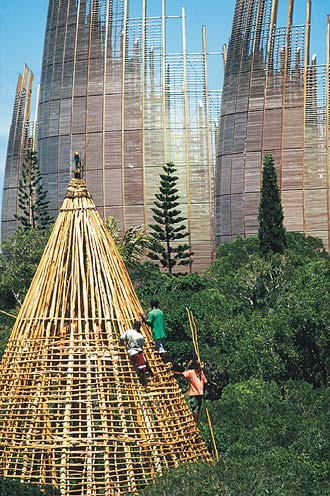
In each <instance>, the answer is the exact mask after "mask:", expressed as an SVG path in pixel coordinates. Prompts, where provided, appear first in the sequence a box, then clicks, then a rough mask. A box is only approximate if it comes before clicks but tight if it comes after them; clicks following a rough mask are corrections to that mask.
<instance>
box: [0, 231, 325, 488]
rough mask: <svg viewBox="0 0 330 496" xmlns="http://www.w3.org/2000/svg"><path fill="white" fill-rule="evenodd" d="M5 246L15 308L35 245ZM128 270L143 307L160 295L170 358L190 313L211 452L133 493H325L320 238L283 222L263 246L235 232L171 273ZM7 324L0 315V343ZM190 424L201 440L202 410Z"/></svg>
mask: <svg viewBox="0 0 330 496" xmlns="http://www.w3.org/2000/svg"><path fill="white" fill-rule="evenodd" d="M22 242H23V241H22V240H20V241H18V243H22ZM43 243H44V239H42V240H41V241H40V246H41V245H42V244H43ZM7 250H9V247H7ZM15 250H16V251H15V253H14V254H16V255H15V256H17V257H18V259H19V263H18V262H17V270H22V271H23V272H22V274H21V275H19V277H16V273H15V263H9V260H10V257H11V255H10V253H9V255H8V252H7V251H6V250H4V251H3V253H2V254H1V256H0V267H1V269H2V271H1V276H0V295H1V305H2V309H5V310H6V311H9V312H14V313H15V312H16V310H17V307H16V308H15V305H19V303H18V302H19V301H22V298H23V297H24V292H25V291H26V288H27V287H28V283H29V280H30V278H31V277H32V275H33V272H34V270H35V267H36V265H37V258H38V256H39V254H38V256H37V257H36V256H35V250H33V247H32V245H31V244H30V245H28V246H27V247H26V249H25V251H23V255H22V251H21V249H20V247H19V246H17V245H16V248H15ZM38 253H39V252H38ZM24 256H26V257H27V258H26V260H24ZM6 257H7V258H6ZM29 257H30V258H29ZM24 267H27V268H28V270H27V271H24V270H23V268H24ZM131 276H132V279H133V282H134V285H135V287H136V289H137V292H138V295H139V297H140V299H141V302H142V304H143V306H144V308H145V310H146V311H147V310H148V309H149V302H150V299H151V298H154V297H156V298H157V299H159V301H160V304H161V308H162V309H163V310H164V313H165V316H166V323H167V332H168V344H169V349H170V352H171V355H172V359H173V362H174V364H175V366H176V367H182V366H184V362H186V361H187V360H188V359H189V358H190V357H191V356H192V355H193V345H192V339H191V335H190V331H189V326H188V321H187V312H186V307H188V308H189V309H190V310H191V311H192V312H193V314H194V315H195V319H196V322H197V325H198V333H199V346H200V351H201V355H202V359H203V361H204V363H205V373H206V375H207V378H208V380H209V385H208V389H207V393H206V403H207V406H208V409H209V412H210V415H211V418H212V422H213V426H214V431H215V438H216V443H217V447H218V450H219V454H220V460H219V463H218V464H215V465H212V466H205V465H200V464H195V465H189V466H187V467H186V466H184V467H180V468H179V469H177V470H172V471H169V472H167V473H166V474H164V476H163V477H161V478H159V479H157V480H156V482H155V484H151V485H149V486H148V487H147V488H146V489H145V490H144V492H143V493H142V494H143V495H145V496H150V495H162V496H167V495H168V496H176V495H180V496H186V495H187V496H188V494H189V495H191V496H193V495H196V496H197V495H198V496H203V495H205V496H211V495H214V496H216V495H217V496H227V495H228V496H241V495H242V496H251V495H260V496H261V495H267V494H270V495H272V496H291V495H292V496H295V495H297V496H307V495H308V496H321V495H322V496H326V495H330V482H329V480H328V479H329V477H328V475H329V473H330V437H329V432H330V389H329V380H330V305H329V295H330V257H329V255H328V254H327V253H326V252H325V250H324V249H323V246H322V243H321V242H320V241H319V240H317V239H314V238H305V237H304V236H303V235H301V234H287V247H286V249H285V252H284V253H283V254H279V253H277V254H269V255H268V256H266V257H261V256H260V254H259V243H258V240H257V239H255V238H250V239H248V240H242V239H237V240H236V241H235V242H233V243H230V244H228V245H224V246H222V247H221V248H220V250H219V253H218V257H217V260H216V261H215V262H214V263H213V264H212V265H211V266H210V267H209V269H208V270H207V271H206V273H205V274H204V275H203V276H198V275H197V274H192V275H181V276H180V275H178V276H176V277H170V276H168V275H166V274H163V273H161V272H159V270H158V269H157V268H156V267H155V266H154V265H152V264H151V263H146V264H142V265H139V266H137V267H135V268H134V269H132V270H131ZM20 278H21V280H22V281H23V283H22V285H21V286H20V284H19V280H20ZM11 324H12V321H11V319H10V317H6V316H3V315H2V316H1V317H0V326H1V329H0V333H1V334H0V352H2V351H3V349H4V346H5V343H6V341H7V339H8V335H9V332H10V326H11ZM182 387H183V389H184V387H185V385H184V384H182ZM200 428H201V431H202V433H203V436H204V438H205V440H206V442H207V444H208V445H209V447H210V448H211V442H210V435H209V431H208V427H207V423H206V419H205V416H204V414H202V416H201V419H200Z"/></svg>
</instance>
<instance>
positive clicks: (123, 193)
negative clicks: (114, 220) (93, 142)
mask: <svg viewBox="0 0 330 496" xmlns="http://www.w3.org/2000/svg"><path fill="white" fill-rule="evenodd" d="M127 20H128V0H124V29H123V36H122V75H121V78H122V79H121V188H122V193H121V198H122V212H123V215H122V219H123V230H124V231H125V230H126V212H125V210H126V202H125V90H126V85H125V76H126V56H127V53H126V52H127Z"/></svg>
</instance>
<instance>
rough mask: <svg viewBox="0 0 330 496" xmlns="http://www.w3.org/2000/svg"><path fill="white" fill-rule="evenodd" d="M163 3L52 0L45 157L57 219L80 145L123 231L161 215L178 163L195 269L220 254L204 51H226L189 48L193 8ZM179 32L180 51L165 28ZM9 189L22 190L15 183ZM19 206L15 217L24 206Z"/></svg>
mask: <svg viewBox="0 0 330 496" xmlns="http://www.w3.org/2000/svg"><path fill="white" fill-rule="evenodd" d="M156 4H157V2H156ZM153 5H154V2H151V1H149V2H148V0H139V1H137V0H134V1H129V0H111V1H110V0H104V1H102V2H100V1H99V0H84V1H83V0H77V1H70V0H61V1H60V2H58V1H57V2H54V1H50V2H49V9H48V16H47V26H46V33H45V46H44V56H43V62H42V74H41V87H40V104H39V112H38V116H39V118H38V158H39V163H40V168H41V173H42V178H43V185H44V187H45V189H46V190H47V192H48V198H49V202H50V203H49V205H50V210H51V215H52V216H54V217H56V215H57V212H58V209H59V208H60V206H61V202H62V198H63V196H64V194H65V190H66V186H67V183H68V180H69V178H70V160H71V157H72V156H73V152H74V151H75V150H79V151H80V153H81V157H82V158H83V159H84V170H85V172H86V175H85V177H86V180H87V181H88V184H89V189H90V191H91V193H92V194H93V197H94V200H95V204H96V206H97V208H98V210H99V212H100V213H101V215H102V216H103V218H105V217H107V216H109V215H111V216H113V217H115V218H116V219H117V220H118V221H119V223H120V224H121V225H122V227H123V229H124V230H125V229H127V228H129V227H132V226H137V225H140V224H144V225H148V224H150V223H153V218H152V215H153V213H152V210H151V208H152V206H153V203H154V194H155V192H157V190H158V187H159V174H160V173H161V171H162V167H163V166H164V164H165V163H166V162H167V161H173V162H175V164H176V167H177V171H178V176H179V183H180V184H179V189H180V202H181V209H182V211H183V214H184V216H185V217H186V218H187V224H188V225H189V233H190V237H189V238H188V236H187V240H186V241H187V242H189V243H190V245H191V251H192V252H193V253H194V256H193V267H192V270H193V271H196V270H197V271H202V270H203V269H205V268H206V267H208V265H209V264H210V262H211V261H212V260H213V255H214V246H215V245H214V238H212V237H211V236H212V235H213V230H212V224H213V220H214V215H213V205H212V204H210V200H209V199H210V196H211V197H212V191H211V190H210V188H212V185H213V179H214V171H215V132H216V126H215V125H214V124H213V122H214V119H215V118H218V115H219V111H220V89H214V90H212V88H211V86H209V85H208V84H207V83H206V81H205V77H206V72H205V62H206V60H205V58H207V59H208V63H210V62H211V61H212V60H213V61H214V62H215V63H217V62H216V60H217V59H216V58H215V57H214V56H213V55H216V54H212V57H211V59H210V56H211V53H210V52H206V51H205V50H203V51H200V53H190V52H189V51H187V49H186V32H185V19H184V10H183V11H181V12H180V11H177V14H178V15H168V14H167V5H166V0H161V1H159V2H158V7H156V10H155V7H153ZM151 11H152V15H150V12H151ZM155 14H156V15H155ZM174 14H175V11H174ZM176 32H181V33H182V44H181V43H180V44H178V47H177V50H175V48H174V50H173V46H172V43H170V42H169V41H168V40H167V38H168V36H167V33H169V34H170V39H171V40H173V36H172V33H176ZM201 42H202V40H201ZM170 45H171V46H170ZM201 45H202V43H201ZM219 65H220V63H219ZM206 87H207V88H208V94H205V88H206ZM200 103H202V106H200ZM200 117H201V118H200ZM208 122H210V123H211V125H210V126H209V129H206V128H207V123H208ZM210 139H211V141H209V140H210ZM210 144H211V149H210ZM210 162H211V167H210ZM8 174H10V172H8ZM8 174H7V175H8ZM11 195H12V196H13V197H16V196H17V188H16V189H15V190H12V191H11ZM9 207H10V208H9V209H7V211H8V214H7V215H8V218H10V219H12V218H13V215H14V213H15V211H14V210H13V209H12V208H11V205H9ZM3 234H5V233H3ZM187 270H190V266H189V268H188V267H187Z"/></svg>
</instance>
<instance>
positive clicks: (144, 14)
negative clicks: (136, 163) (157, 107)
mask: <svg viewBox="0 0 330 496" xmlns="http://www.w3.org/2000/svg"><path fill="white" fill-rule="evenodd" d="M146 36H147V1H146V0H143V2H142V81H141V86H142V87H141V92H142V95H141V100H142V101H141V105H142V191H143V223H144V225H145V226H146V225H147V198H146V163H145V146H146V143H145V91H146Z"/></svg>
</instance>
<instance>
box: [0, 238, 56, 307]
mask: <svg viewBox="0 0 330 496" xmlns="http://www.w3.org/2000/svg"><path fill="white" fill-rule="evenodd" d="M49 235H50V230H45V229H43V230H38V229H28V230H26V231H24V230H23V229H19V230H18V231H17V233H16V234H15V235H14V236H10V237H8V238H6V239H5V240H4V241H3V243H2V244H1V253H0V299H1V300H4V302H6V303H7V305H6V306H7V307H9V308H10V307H13V306H15V304H17V303H18V304H19V305H21V304H22V302H23V299H24V297H25V294H26V292H27V290H28V288H29V286H30V284H31V281H32V278H33V276H34V274H35V272H36V270H37V267H38V265H39V262H40V259H41V256H42V253H43V251H44V248H45V246H46V243H47V241H48V238H49Z"/></svg>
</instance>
